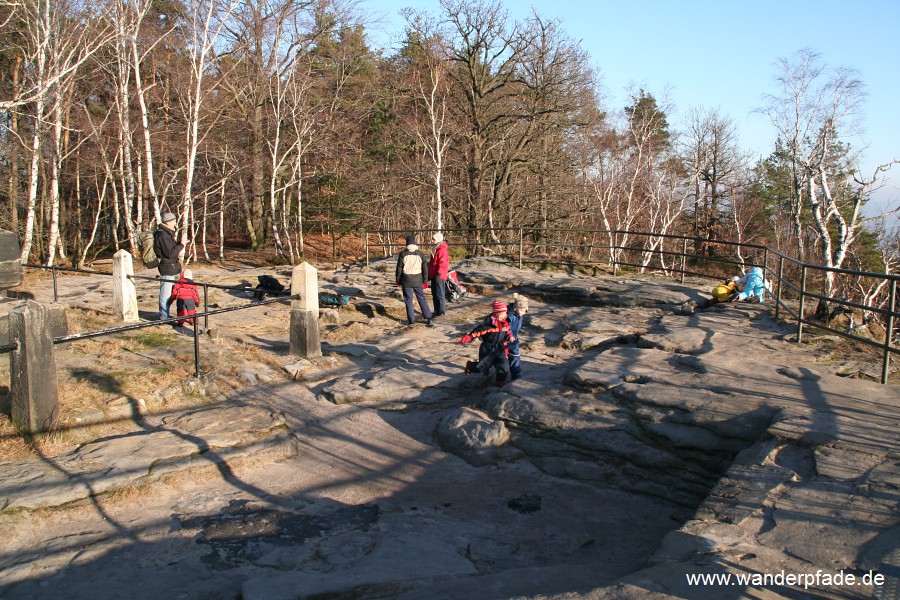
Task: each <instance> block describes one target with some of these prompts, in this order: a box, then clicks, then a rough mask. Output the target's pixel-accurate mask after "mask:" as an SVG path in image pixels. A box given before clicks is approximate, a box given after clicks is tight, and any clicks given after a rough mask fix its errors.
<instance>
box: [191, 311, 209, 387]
mask: <svg viewBox="0 0 900 600" xmlns="http://www.w3.org/2000/svg"><path fill="white" fill-rule="evenodd" d="M203 312H206V311H205V310H204V311H203ZM204 318H206V316H205V315H204ZM191 321H193V322H194V376H195V377H198V378H199V377H200V326H199V325H198V323H199V322H200V319H198V318H197V317H194V318H193V319H191Z"/></svg>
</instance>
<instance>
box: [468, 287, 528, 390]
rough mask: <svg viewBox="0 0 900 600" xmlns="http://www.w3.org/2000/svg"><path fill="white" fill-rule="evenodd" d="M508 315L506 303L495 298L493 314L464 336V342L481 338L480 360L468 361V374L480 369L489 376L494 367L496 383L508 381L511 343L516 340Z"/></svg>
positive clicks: (500, 384)
mask: <svg viewBox="0 0 900 600" xmlns="http://www.w3.org/2000/svg"><path fill="white" fill-rule="evenodd" d="M506 316H507V315H506V303H505V302H501V301H500V300H494V302H493V304H491V314H490V315H488V316H487V317H485V318H484V320H483V321H482V322H481V323H479V324H478V325H477V326H476V327H475V328H474V329H473V330H472V331H470V332H469V333H467V334H466V335H464V336H463V337H462V339H461V340H460V342H462V343H463V344H468V343H469V342H471V341H473V340H476V339H478V340H481V347H480V348H478V361H477V362H476V361H474V360H470V361H468V362H466V375H469V374H470V373H473V372H475V371H479V372H481V373H482V374H483V375H485V376H487V375H489V374H490V372H491V368H492V367H493V368H494V371H495V375H496V380H495V383H496V385H497V386H502V385H504V384H505V383H506V376H507V374H508V373H509V344H510V343H512V342H514V341H515V340H516V336H515V334H513V332H512V331H510V328H509V321H508V320H507V318H506Z"/></svg>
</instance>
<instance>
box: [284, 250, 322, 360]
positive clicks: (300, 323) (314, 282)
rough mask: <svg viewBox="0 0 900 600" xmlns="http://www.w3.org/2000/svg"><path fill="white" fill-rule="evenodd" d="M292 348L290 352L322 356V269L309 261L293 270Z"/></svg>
mask: <svg viewBox="0 0 900 600" xmlns="http://www.w3.org/2000/svg"><path fill="white" fill-rule="evenodd" d="M297 295H299V296H300V297H299V298H295V299H293V300H291V348H290V353H291V354H292V355H294V356H301V357H303V358H315V357H317V356H322V344H321V342H320V340H319V280H318V271H316V268H315V267H313V266H312V265H311V264H309V263H307V262H305V263H303V264H300V265H297V266H296V267H294V270H293V271H292V272H291V296H297Z"/></svg>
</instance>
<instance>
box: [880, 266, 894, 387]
mask: <svg viewBox="0 0 900 600" xmlns="http://www.w3.org/2000/svg"><path fill="white" fill-rule="evenodd" d="M896 302H897V280H896V279H892V280H891V292H890V298H889V299H888V314H887V328H886V330H885V332H884V360H883V361H882V363H881V383H882V384H886V383H887V382H888V375H889V373H890V368H891V340H892V339H893V337H894V308H895V307H896Z"/></svg>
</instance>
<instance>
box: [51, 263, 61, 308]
mask: <svg viewBox="0 0 900 600" xmlns="http://www.w3.org/2000/svg"><path fill="white" fill-rule="evenodd" d="M50 270H51V272H52V273H53V303H54V304H56V302H57V301H58V300H59V290H58V288H57V285H56V265H53V267H51V269H50Z"/></svg>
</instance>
